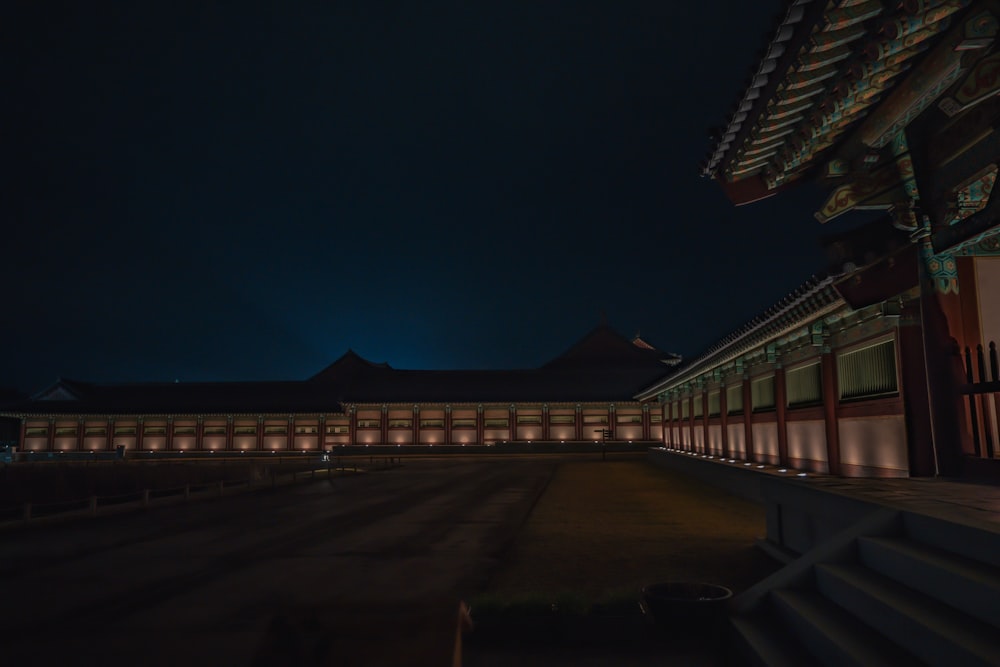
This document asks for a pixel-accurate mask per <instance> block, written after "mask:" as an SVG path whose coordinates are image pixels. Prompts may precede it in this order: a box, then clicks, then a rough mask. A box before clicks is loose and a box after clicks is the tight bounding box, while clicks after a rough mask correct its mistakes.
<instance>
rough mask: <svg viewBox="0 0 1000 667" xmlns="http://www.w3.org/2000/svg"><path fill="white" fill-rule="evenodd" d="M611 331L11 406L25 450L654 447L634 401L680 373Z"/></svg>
mask: <svg viewBox="0 0 1000 667" xmlns="http://www.w3.org/2000/svg"><path fill="white" fill-rule="evenodd" d="M679 361H680V359H679V357H677V356H676V355H673V354H666V353H662V352H660V351H659V350H656V349H655V348H653V347H652V346H651V345H649V344H648V343H646V342H645V341H643V340H642V339H641V338H639V337H638V336H636V337H635V338H634V339H632V340H631V341H629V340H628V339H626V338H624V337H622V336H621V335H619V334H618V333H616V332H615V331H614V330H613V329H611V328H610V327H608V326H606V325H601V326H599V327H597V328H595V329H594V330H593V331H591V332H590V333H588V334H587V335H586V336H585V337H584V338H582V339H581V340H580V341H579V342H577V343H576V344H575V345H573V346H572V347H571V348H570V349H569V350H567V351H566V352H565V353H564V354H562V355H560V356H558V357H556V358H555V359H553V360H551V361H549V362H548V363H546V364H544V365H543V366H541V367H540V368H536V369H530V370H514V371H504V370H478V371H476V370H453V371H437V370H400V369H396V368H392V367H391V366H389V365H388V364H385V363H372V362H370V361H367V360H365V359H363V358H361V357H360V356H358V355H357V354H355V353H354V352H352V351H348V352H347V353H346V354H344V355H343V356H342V357H340V358H339V359H338V360H337V361H335V362H333V363H332V364H330V365H329V366H327V367H326V368H324V369H323V370H321V371H320V372H318V373H317V374H316V375H314V376H313V377H311V378H309V379H307V380H302V381H290V382H221V383H200V382H199V383H141V384H93V383H87V382H79V381H74V380H65V379H63V380H59V381H57V382H56V383H55V384H53V385H52V386H50V387H48V388H46V389H44V390H43V391H41V392H39V393H37V394H36V395H35V396H33V397H32V398H31V399H29V400H26V401H23V402H19V403H15V404H12V405H8V406H7V407H6V408H5V409H4V410H3V411H2V413H0V414H2V415H3V416H5V417H7V418H13V419H15V420H19V423H20V434H19V437H18V447H19V450H21V451H55V452H74V451H95V452H96V451H108V450H113V449H115V448H118V447H124V448H125V449H126V450H132V451H192V452H197V451H218V452H226V451H234V452H239V451H243V452H252V451H262V452H267V451H276V452H278V451H293V450H294V451H310V450H312V451H317V450H329V449H330V448H332V447H336V446H343V445H400V446H402V445H427V446H431V445H492V444H499V443H518V442H525V443H526V442H574V441H590V442H592V441H594V440H602V441H603V440H606V439H610V440H618V441H633V442H636V443H638V442H643V441H646V442H649V443H656V442H659V441H660V440H661V439H662V430H661V412H660V411H659V410H658V409H657V405H656V403H655V402H654V401H648V402H645V403H644V402H641V401H638V400H636V399H635V398H634V395H635V394H636V392H637V391H639V390H640V389H641V388H642V387H644V386H647V385H649V384H650V383H652V382H654V381H655V380H657V379H658V378H660V377H661V376H662V375H663V374H664V373H665V372H666V370H667V369H668V368H669V367H670V366H672V365H676V364H677V363H678V362H679Z"/></svg>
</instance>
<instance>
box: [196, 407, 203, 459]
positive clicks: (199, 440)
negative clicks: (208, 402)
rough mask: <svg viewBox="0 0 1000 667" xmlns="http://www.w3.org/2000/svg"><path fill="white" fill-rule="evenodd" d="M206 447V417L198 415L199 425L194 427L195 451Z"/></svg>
mask: <svg viewBox="0 0 1000 667" xmlns="http://www.w3.org/2000/svg"><path fill="white" fill-rule="evenodd" d="M204 448H205V418H204V417H202V416H201V415H198V422H197V425H196V426H195V427H194V451H196V452H200V451H201V450H202V449H204Z"/></svg>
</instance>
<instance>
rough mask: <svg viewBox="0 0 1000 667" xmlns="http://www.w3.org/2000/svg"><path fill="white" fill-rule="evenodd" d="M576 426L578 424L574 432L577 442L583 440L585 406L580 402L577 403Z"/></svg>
mask: <svg viewBox="0 0 1000 667" xmlns="http://www.w3.org/2000/svg"><path fill="white" fill-rule="evenodd" d="M575 426H576V428H575V429H574V433H575V436H576V440H577V442H579V441H581V440H583V408H582V407H581V406H580V404H579V403H577V405H576V421H575Z"/></svg>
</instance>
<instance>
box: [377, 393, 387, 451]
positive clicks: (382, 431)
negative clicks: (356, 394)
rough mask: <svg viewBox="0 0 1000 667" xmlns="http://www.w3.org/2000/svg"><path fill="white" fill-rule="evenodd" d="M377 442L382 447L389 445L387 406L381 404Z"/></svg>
mask: <svg viewBox="0 0 1000 667" xmlns="http://www.w3.org/2000/svg"><path fill="white" fill-rule="evenodd" d="M379 441H380V442H381V443H382V444H383V445H388V444H389V406H388V405H386V404H385V403H383V404H382V421H380V422H379Z"/></svg>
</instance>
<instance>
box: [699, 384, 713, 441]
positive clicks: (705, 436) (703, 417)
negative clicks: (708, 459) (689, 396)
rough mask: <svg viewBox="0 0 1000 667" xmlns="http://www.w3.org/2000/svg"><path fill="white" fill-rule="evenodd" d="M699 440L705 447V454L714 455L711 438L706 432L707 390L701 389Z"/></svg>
mask: <svg viewBox="0 0 1000 667" xmlns="http://www.w3.org/2000/svg"><path fill="white" fill-rule="evenodd" d="M701 431H702V436H701V441H702V443H703V445H702V446H703V447H704V448H705V451H704V453H705V454H711V455H713V456H714V455H715V452H713V451H712V443H711V438H710V437H709V434H708V392H707V391H705V390H704V389H702V391H701Z"/></svg>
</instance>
